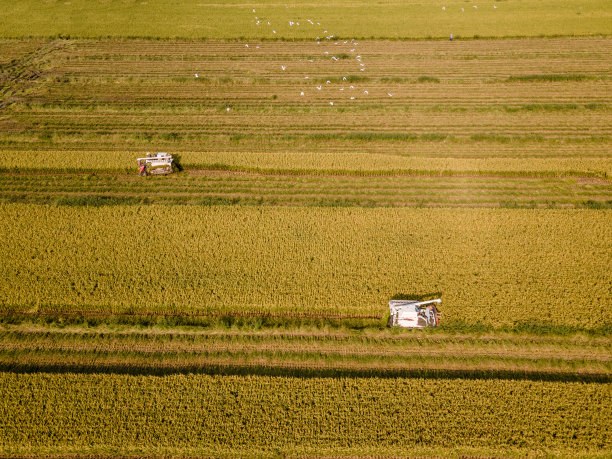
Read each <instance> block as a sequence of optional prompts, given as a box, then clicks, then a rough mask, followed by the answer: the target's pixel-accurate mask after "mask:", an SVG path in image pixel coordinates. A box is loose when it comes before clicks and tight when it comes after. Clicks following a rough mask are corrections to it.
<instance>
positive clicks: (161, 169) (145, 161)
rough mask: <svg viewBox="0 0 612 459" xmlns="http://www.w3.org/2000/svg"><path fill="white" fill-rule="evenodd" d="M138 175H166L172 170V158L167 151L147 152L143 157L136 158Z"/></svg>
mask: <svg viewBox="0 0 612 459" xmlns="http://www.w3.org/2000/svg"><path fill="white" fill-rule="evenodd" d="M136 161H137V162H138V169H139V171H140V175H142V176H145V175H167V174H172V173H173V172H174V167H175V165H174V164H173V162H174V158H173V157H172V155H169V154H168V153H155V154H154V155H152V154H151V153H147V156H145V157H144V158H138V159H137V160H136Z"/></svg>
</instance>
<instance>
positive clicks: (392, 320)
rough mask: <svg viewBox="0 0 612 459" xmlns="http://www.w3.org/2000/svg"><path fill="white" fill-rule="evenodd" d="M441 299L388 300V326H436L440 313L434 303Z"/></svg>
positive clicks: (438, 302) (440, 301)
mask: <svg viewBox="0 0 612 459" xmlns="http://www.w3.org/2000/svg"><path fill="white" fill-rule="evenodd" d="M440 303H442V300H440V299H436V300H427V301H416V300H391V301H389V310H390V314H389V326H391V327H406V328H426V327H437V326H438V323H439V318H440V313H439V312H438V308H436V304H440Z"/></svg>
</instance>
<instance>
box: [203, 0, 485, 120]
mask: <svg viewBox="0 0 612 459" xmlns="http://www.w3.org/2000/svg"><path fill="white" fill-rule="evenodd" d="M472 6H473V8H474V9H476V8H478V5H472ZM493 8H495V9H497V5H493ZM442 10H443V11H446V6H443V7H442ZM461 11H462V12H464V11H465V9H464V8H461ZM252 13H253V15H254V16H253V22H254V24H255V25H256V26H263V27H270V29H271V31H272V34H273V35H276V29H275V28H274V27H275V26H274V25H273V24H272V22H271V21H269V20H268V19H266V18H265V17H260V16H258V13H257V11H256V10H255V8H253V10H252ZM288 23H289V27H300V21H299V20H296V19H293V20H288ZM306 24H307V25H306ZM303 25H304V26H306V27H318V28H319V29H320V30H321V33H320V35H321V36H318V37H316V42H317V45H321V44H325V45H329V44H331V43H333V44H334V46H340V48H333V49H332V51H331V52H330V51H329V50H326V51H324V52H323V54H322V57H323V59H329V60H331V61H332V62H338V61H340V60H343V59H346V56H348V55H349V54H348V53H350V57H349V59H354V61H355V62H356V64H357V65H356V68H355V70H356V71H359V72H365V71H366V65H365V63H364V62H363V61H364V59H363V57H362V56H361V54H360V53H359V51H357V47H358V46H359V43H358V42H357V41H356V40H355V39H354V38H351V39H350V40H334V38H337V37H336V35H335V34H333V33H331V32H329V31H328V30H325V27H324V26H322V25H321V23H320V22H315V21H313V20H312V19H306V22H305V23H304V22H303ZM450 37H451V40H452V39H453V35H452V34H451V36H450ZM244 46H245V48H249V43H246V44H245V45H244ZM342 46H345V47H347V48H349V49H348V50H347V52H342ZM254 48H255V49H259V48H260V46H259V45H255V46H254ZM335 50H339V51H338V52H334V51H335ZM339 56H340V57H339ZM308 62H311V63H313V62H314V59H308ZM280 68H281V70H282V71H283V72H284V71H286V70H287V69H288V68H289V66H288V65H287V64H282V65H281V66H280ZM195 77H196V78H198V74H197V73H196V74H195ZM309 79H310V76H309V75H304V80H309ZM351 79H352V78H351ZM347 80H348V79H347V76H346V75H345V76H343V77H342V82H343V83H341V85H340V87H337V86H335V85H331V83H332V82H331V81H330V80H327V81H326V82H325V84H319V85H315V86H314V89H316V90H317V91H323V90H324V88H326V87H327V88H329V89H333V90H338V92H341V93H342V94H348V95H347V96H346V97H345V99H348V100H355V99H356V97H357V96H358V95H361V96H367V95H368V94H369V91H368V90H367V89H362V88H356V86H355V85H353V84H351V85H348V86H346V85H345V84H344V82H346V81H347ZM327 85H331V86H327ZM314 89H313V90H314ZM345 90H346V93H345V92H344V91H345ZM307 92H308V89H307V88H306V89H302V90H301V91H300V97H306V96H307ZM387 96H388V97H393V94H392V93H390V92H387ZM329 105H332V106H333V105H334V100H330V101H329ZM226 111H227V112H229V111H230V107H226Z"/></svg>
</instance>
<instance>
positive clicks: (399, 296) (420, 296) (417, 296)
mask: <svg viewBox="0 0 612 459" xmlns="http://www.w3.org/2000/svg"><path fill="white" fill-rule="evenodd" d="M441 296H442V292H432V293H396V294H395V295H393V296H392V297H391V299H392V300H416V301H426V300H433V299H435V298H440V297H441Z"/></svg>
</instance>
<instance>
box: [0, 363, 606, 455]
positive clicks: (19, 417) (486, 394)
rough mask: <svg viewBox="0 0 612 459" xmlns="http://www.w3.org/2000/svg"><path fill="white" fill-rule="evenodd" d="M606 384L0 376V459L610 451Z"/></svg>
mask: <svg viewBox="0 0 612 459" xmlns="http://www.w3.org/2000/svg"><path fill="white" fill-rule="evenodd" d="M609 389H610V387H609V385H608V384H585V383H557V382H533V381H511V380H460V379H456V380H450V379H436V380H428V379H418V378H416V379H401V378H383V379H379V378H352V379H346V378H305V379H302V378H289V377H267V376H206V375H173V376H165V377H155V376H127V375H100V374H98V375H75V374H44V373H38V374H10V373H0V400H2V403H1V404H0V415H1V416H2V420H3V422H2V423H1V424H0V452H3V453H7V452H13V453H15V452H21V453H22V454H23V452H26V451H27V452H28V453H30V452H32V451H34V452H47V453H55V454H58V453H69V452H75V451H78V452H96V451H97V452H107V453H108V452H114V453H118V452H124V453H126V452H130V451H139V452H140V454H142V453H143V452H144V453H145V454H146V453H152V452H159V451H164V450H166V451H172V450H173V451H175V453H176V452H177V451H181V452H183V453H187V454H189V453H191V454H197V453H200V454H205V453H208V454H211V453H216V454H219V453H221V452H225V453H226V454H227V453H229V452H231V451H234V452H236V451H241V452H242V454H246V453H248V452H249V451H250V452H268V454H269V453H270V452H273V451H274V452H277V453H278V452H292V453H303V454H308V453H310V454H313V453H315V452H327V453H328V454H330V453H331V454H333V453H336V454H338V453H339V452H342V451H345V450H348V451H350V450H358V451H359V452H360V453H361V454H363V453H364V452H369V453H370V454H376V453H379V454H380V453H386V454H393V453H395V454H396V455H397V454H399V455H405V454H407V453H408V452H409V451H410V452H412V453H413V452H414V451H415V450H417V451H418V450H419V448H424V449H425V450H427V448H429V449H430V450H434V451H436V450H437V451H438V455H440V454H442V455H445V454H444V453H443V452H446V454H448V453H449V452H450V451H455V453H456V451H457V449H459V451H462V450H463V451H465V450H466V449H467V450H470V449H471V451H480V452H488V453H489V454H496V455H500V454H501V455H504V454H508V453H511V452H514V453H515V454H516V453H517V452H518V453H520V454H521V455H525V454H526V452H527V451H539V452H541V453H544V454H546V453H551V452H555V451H561V450H562V451H564V452H565V454H568V455H572V454H576V453H580V452H582V453H586V452H588V453H591V454H597V453H602V452H603V451H605V450H607V449H609V447H610V444H609V438H608V434H609V430H610V425H609V419H610V417H611V416H612V412H611V410H610V404H609V403H608V401H609V400H608V399H609Z"/></svg>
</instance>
